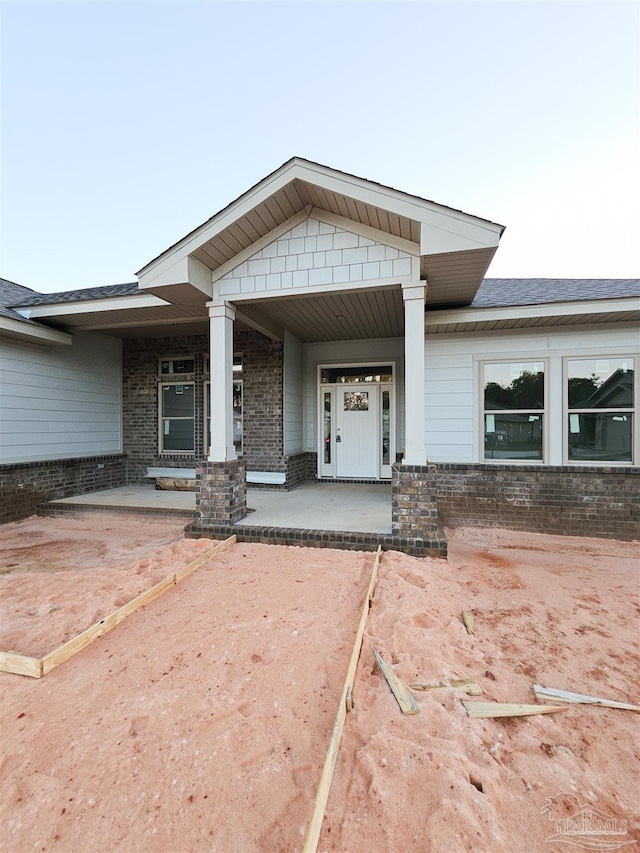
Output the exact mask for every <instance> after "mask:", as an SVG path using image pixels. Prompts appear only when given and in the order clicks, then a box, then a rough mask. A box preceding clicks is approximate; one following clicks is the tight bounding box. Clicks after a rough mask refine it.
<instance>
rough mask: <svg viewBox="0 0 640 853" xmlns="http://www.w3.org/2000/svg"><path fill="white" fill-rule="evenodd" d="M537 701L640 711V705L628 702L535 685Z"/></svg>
mask: <svg viewBox="0 0 640 853" xmlns="http://www.w3.org/2000/svg"><path fill="white" fill-rule="evenodd" d="M533 689H534V690H535V692H536V698H537V699H550V700H551V701H552V702H575V703H577V704H581V705H601V706H602V707H603V708H620V709H621V710H623V711H640V705H630V704H629V703H628V702H614V700H613V699H600V698H599V697H597V696H584V695H583V694H582V693H569V691H567V690H557V689H556V688H555V687H542V686H541V685H540V684H534V685H533Z"/></svg>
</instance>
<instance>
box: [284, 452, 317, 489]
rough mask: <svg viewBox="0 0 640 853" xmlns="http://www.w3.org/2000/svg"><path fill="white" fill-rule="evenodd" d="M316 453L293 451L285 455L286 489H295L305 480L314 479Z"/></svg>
mask: <svg viewBox="0 0 640 853" xmlns="http://www.w3.org/2000/svg"><path fill="white" fill-rule="evenodd" d="M317 458H318V454H317V453H308V452H306V451H305V452H303V453H295V454H293V455H291V456H286V457H285V460H284V461H285V468H286V472H287V489H295V487H296V486H301V485H302V484H303V483H305V482H306V481H307V480H315V478H316V464H317Z"/></svg>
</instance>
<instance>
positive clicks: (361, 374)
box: [320, 364, 393, 385]
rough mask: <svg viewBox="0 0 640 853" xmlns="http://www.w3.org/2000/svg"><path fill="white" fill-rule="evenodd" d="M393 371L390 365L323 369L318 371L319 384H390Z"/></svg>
mask: <svg viewBox="0 0 640 853" xmlns="http://www.w3.org/2000/svg"><path fill="white" fill-rule="evenodd" d="M392 381H393V370H392V367H391V365H390V364H386V365H382V366H378V365H376V366H375V367H371V366H370V365H366V366H365V367H362V366H356V367H323V368H322V369H321V370H320V383H321V384H322V385H336V384H338V383H344V384H347V383H352V382H353V383H362V382H392Z"/></svg>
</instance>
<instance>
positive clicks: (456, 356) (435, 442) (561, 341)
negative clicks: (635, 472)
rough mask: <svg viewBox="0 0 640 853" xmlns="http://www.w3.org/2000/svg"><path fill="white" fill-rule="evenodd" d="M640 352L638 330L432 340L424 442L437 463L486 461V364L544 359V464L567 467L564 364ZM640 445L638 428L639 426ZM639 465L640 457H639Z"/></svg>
mask: <svg viewBox="0 0 640 853" xmlns="http://www.w3.org/2000/svg"><path fill="white" fill-rule="evenodd" d="M639 351H640V347H639V346H638V329H637V326H633V325H632V324H629V325H627V326H624V327H622V328H621V327H620V326H618V327H613V326H609V327H604V328H603V327H600V328H593V327H592V328H588V327H586V328H585V327H581V328H580V330H579V331H578V330H576V331H567V330H566V329H559V330H557V331H551V330H546V331H545V332H521V333H517V334H514V333H512V332H495V331H494V332H486V333H482V332H476V333H470V334H464V333H458V334H451V335H447V336H446V337H445V336H444V335H442V336H440V335H427V338H426V343H425V442H426V450H427V458H428V459H429V460H430V461H432V462H479V461H482V452H481V451H482V443H483V429H482V425H483V421H482V394H481V387H482V377H481V374H480V366H481V362H483V361H487V360H505V361H518V360H523V361H526V360H531V359H542V358H544V359H545V362H546V365H547V369H546V382H547V395H548V397H547V401H548V404H547V409H546V411H547V416H546V417H547V427H546V432H547V434H548V436H549V442H548V448H547V452H546V454H545V462H546V464H549V465H562V464H564V459H565V456H564V453H563V439H564V434H565V431H566V429H565V417H566V410H565V408H564V399H563V389H564V384H563V359H564V358H566V357H568V356H576V357H577V356H585V357H597V356H598V355H600V354H601V355H603V356H605V355H608V356H614V355H616V354H618V353H619V354H620V355H627V354H630V355H633V354H637V353H638V352H639ZM634 429H635V441H636V446H637V442H638V424H637V423H636V424H635V427H634ZM636 464H637V457H636Z"/></svg>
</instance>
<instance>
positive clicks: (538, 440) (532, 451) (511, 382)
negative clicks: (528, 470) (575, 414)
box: [481, 361, 545, 462]
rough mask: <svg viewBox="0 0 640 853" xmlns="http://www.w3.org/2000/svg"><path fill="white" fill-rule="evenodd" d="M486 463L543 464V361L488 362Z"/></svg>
mask: <svg viewBox="0 0 640 853" xmlns="http://www.w3.org/2000/svg"><path fill="white" fill-rule="evenodd" d="M481 369H482V372H483V373H482V376H483V415H484V459H485V460H486V461H491V460H494V459H501V460H507V459H509V460H519V461H522V462H525V461H527V462H541V461H543V460H544V415H545V412H544V409H545V365H544V362H543V361H517V362H516V361H504V362H485V363H484V364H483V365H482V367H481Z"/></svg>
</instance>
